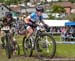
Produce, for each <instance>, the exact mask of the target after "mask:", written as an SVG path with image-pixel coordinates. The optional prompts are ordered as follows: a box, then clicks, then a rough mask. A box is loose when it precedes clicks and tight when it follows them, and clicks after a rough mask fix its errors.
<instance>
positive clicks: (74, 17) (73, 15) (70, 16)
mask: <svg viewBox="0 0 75 61" xmlns="http://www.w3.org/2000/svg"><path fill="white" fill-rule="evenodd" d="M66 19H69V20H70V21H75V14H71V15H69V16H67V18H66Z"/></svg>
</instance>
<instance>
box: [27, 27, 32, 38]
mask: <svg viewBox="0 0 75 61" xmlns="http://www.w3.org/2000/svg"><path fill="white" fill-rule="evenodd" d="M27 32H28V33H27V38H29V37H30V36H31V34H32V33H33V29H32V27H30V26H28V27H27Z"/></svg>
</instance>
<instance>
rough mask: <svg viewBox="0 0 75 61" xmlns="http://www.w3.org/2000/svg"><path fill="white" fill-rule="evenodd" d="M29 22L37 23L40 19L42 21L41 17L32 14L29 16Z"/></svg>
mask: <svg viewBox="0 0 75 61" xmlns="http://www.w3.org/2000/svg"><path fill="white" fill-rule="evenodd" d="M30 18H31V19H30V20H31V21H32V22H38V21H41V20H42V19H43V16H42V15H41V16H38V15H37V13H36V12H34V13H32V14H31V15H30Z"/></svg>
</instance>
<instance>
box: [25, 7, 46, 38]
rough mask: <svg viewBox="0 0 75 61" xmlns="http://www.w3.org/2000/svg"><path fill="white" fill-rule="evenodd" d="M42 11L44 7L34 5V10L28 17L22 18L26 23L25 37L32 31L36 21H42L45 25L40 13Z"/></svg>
mask: <svg viewBox="0 0 75 61" xmlns="http://www.w3.org/2000/svg"><path fill="white" fill-rule="evenodd" d="M43 12H44V8H43V7H41V6H37V7H36V12H33V13H31V14H30V15H29V16H28V17H26V18H25V19H24V22H25V23H26V24H27V26H26V30H27V38H28V37H29V36H30V35H31V34H32V33H33V32H34V30H33V28H35V27H36V26H35V24H36V22H38V21H40V22H42V23H43V24H44V25H45V26H46V27H47V25H46V24H45V23H44V21H43V16H42V13H43Z"/></svg>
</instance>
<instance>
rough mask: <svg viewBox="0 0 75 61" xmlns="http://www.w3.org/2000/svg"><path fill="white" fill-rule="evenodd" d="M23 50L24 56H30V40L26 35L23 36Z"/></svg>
mask: <svg viewBox="0 0 75 61" xmlns="http://www.w3.org/2000/svg"><path fill="white" fill-rule="evenodd" d="M23 52H24V56H29V57H31V56H32V42H31V39H30V38H28V39H26V37H24V38H23Z"/></svg>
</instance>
